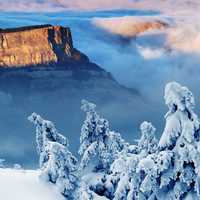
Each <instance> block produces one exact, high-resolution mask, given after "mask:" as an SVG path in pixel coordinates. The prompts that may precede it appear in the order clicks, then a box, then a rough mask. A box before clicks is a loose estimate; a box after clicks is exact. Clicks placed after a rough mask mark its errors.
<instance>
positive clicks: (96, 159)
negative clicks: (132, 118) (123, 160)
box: [79, 100, 124, 170]
mask: <svg viewBox="0 0 200 200" xmlns="http://www.w3.org/2000/svg"><path fill="white" fill-rule="evenodd" d="M95 107H96V105H95V104H93V103H90V102H88V101H85V100H83V101H82V106H81V109H82V110H83V111H84V112H86V120H85V121H84V124H83V126H82V129H81V137H80V143H81V145H80V149H79V154H80V155H81V168H82V169H83V168H85V167H86V166H88V165H89V164H91V163H92V168H93V169H95V170H99V169H108V167H109V165H110V164H111V163H112V162H113V160H114V159H115V157H116V154H117V153H118V152H119V151H121V150H122V148H123V143H124V141H123V140H122V138H121V136H120V134H118V133H115V132H111V131H110V129H109V123H108V121H107V120H106V119H104V118H102V117H100V116H99V115H98V114H97V112H96V110H95ZM93 169H92V170H93Z"/></svg>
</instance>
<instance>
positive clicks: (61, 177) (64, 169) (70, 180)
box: [28, 113, 78, 199]
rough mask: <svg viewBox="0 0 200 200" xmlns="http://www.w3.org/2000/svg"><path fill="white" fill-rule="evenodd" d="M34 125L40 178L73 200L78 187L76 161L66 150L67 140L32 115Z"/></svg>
mask: <svg viewBox="0 0 200 200" xmlns="http://www.w3.org/2000/svg"><path fill="white" fill-rule="evenodd" d="M28 119H29V120H30V121H31V122H33V123H34V124H35V125H36V143H37V150H38V153H39V156H40V167H41V175H40V177H41V178H42V179H43V180H45V181H50V182H52V183H54V184H56V185H57V186H58V188H59V190H60V192H61V193H62V194H63V195H64V196H66V197H67V198H68V199H73V196H74V195H75V190H76V189H77V185H78V177H77V174H76V172H77V160H76V158H75V157H74V156H73V155H72V153H71V152H70V151H69V150H68V141H67V139H66V138H65V137H64V136H63V135H61V134H59V133H58V131H57V130H56V128H55V126H54V124H53V123H52V122H50V121H47V120H44V119H43V118H42V117H41V116H40V115H37V114H36V113H33V114H32V115H31V116H30V117H29V118H28Z"/></svg>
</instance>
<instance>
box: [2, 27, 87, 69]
mask: <svg viewBox="0 0 200 200" xmlns="http://www.w3.org/2000/svg"><path fill="white" fill-rule="evenodd" d="M69 61H72V62H73V61H75V62H89V59H88V58H87V56H86V55H84V54H83V53H81V52H79V51H78V50H77V49H75V48H74V47H73V41H72V35H71V31H70V29H69V28H67V27H62V26H52V25H49V24H46V25H39V26H28V27H20V28H13V29H0V67H26V66H33V65H42V64H48V65H51V64H55V63H56V64H65V63H67V62H69Z"/></svg>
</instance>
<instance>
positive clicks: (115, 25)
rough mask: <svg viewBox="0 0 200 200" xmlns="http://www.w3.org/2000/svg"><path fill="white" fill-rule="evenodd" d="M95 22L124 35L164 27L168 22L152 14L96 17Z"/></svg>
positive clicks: (114, 32) (99, 25) (134, 34)
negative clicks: (151, 15)
mask: <svg viewBox="0 0 200 200" xmlns="http://www.w3.org/2000/svg"><path fill="white" fill-rule="evenodd" d="M93 24H95V25H96V26H97V27H99V28H102V29H104V30H106V31H108V32H110V33H113V34H117V35H120V36H124V37H135V36H137V35H138V34H141V33H144V32H146V31H150V30H158V29H162V28H164V27H165V26H166V25H167V23H166V22H164V20H163V21H161V20H160V18H157V17H150V16H147V17H145V16H139V17H138V16H137V17H135V16H125V17H112V18H95V19H94V20H93Z"/></svg>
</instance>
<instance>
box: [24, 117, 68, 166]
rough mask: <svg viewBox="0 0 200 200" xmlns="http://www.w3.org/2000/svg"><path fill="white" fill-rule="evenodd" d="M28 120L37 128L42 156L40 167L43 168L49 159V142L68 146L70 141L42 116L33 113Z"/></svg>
mask: <svg viewBox="0 0 200 200" xmlns="http://www.w3.org/2000/svg"><path fill="white" fill-rule="evenodd" d="M28 120H29V121H31V122H32V123H33V124H34V125H35V126H36V145H37V147H36V148H37V152H38V154H39V156H40V162H39V163H40V167H42V166H43V164H44V163H45V162H46V161H47V159H48V152H46V148H45V147H46V145H47V144H48V142H57V143H59V144H62V145H64V146H67V145H68V141H67V139H66V138H65V137H64V136H63V135H61V134H60V133H58V131H57V130H56V128H55V126H54V124H53V123H52V122H50V121H48V120H44V119H43V118H42V117H41V116H40V115H38V114H36V113H32V114H31V115H30V116H29V117H28Z"/></svg>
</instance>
